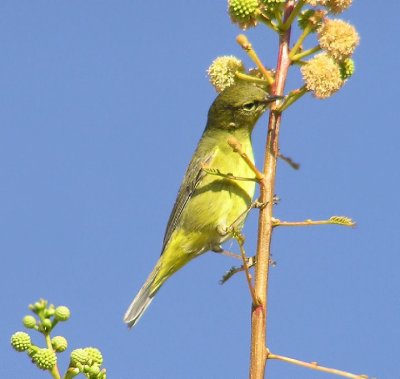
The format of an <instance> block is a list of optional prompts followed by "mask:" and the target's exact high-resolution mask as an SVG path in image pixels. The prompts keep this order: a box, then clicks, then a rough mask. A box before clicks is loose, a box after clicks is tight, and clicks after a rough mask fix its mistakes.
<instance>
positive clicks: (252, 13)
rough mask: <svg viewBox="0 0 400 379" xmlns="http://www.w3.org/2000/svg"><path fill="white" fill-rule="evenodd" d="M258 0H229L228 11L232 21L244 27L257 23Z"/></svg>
mask: <svg viewBox="0 0 400 379" xmlns="http://www.w3.org/2000/svg"><path fill="white" fill-rule="evenodd" d="M259 5H260V4H259V2H258V0H228V13H229V16H230V17H231V20H232V22H234V23H235V24H238V25H239V26H240V27H241V28H242V29H247V28H249V27H252V26H255V25H256V24H257V18H256V17H257V11H258V7H259Z"/></svg>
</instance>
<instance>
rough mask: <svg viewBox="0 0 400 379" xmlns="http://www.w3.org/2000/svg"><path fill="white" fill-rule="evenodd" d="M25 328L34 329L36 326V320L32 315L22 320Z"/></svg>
mask: <svg viewBox="0 0 400 379" xmlns="http://www.w3.org/2000/svg"><path fill="white" fill-rule="evenodd" d="M22 323H23V324H24V326H25V328H28V329H32V328H34V327H35V326H36V319H35V317H33V316H31V315H27V316H25V317H24V318H23V319H22Z"/></svg>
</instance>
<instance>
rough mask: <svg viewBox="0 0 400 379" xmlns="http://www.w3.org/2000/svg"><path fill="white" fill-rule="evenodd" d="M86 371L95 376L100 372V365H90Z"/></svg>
mask: <svg viewBox="0 0 400 379" xmlns="http://www.w3.org/2000/svg"><path fill="white" fill-rule="evenodd" d="M88 373H89V374H90V375H91V376H95V377H97V375H98V374H99V373H100V367H99V366H98V365H93V366H90V367H89V369H88Z"/></svg>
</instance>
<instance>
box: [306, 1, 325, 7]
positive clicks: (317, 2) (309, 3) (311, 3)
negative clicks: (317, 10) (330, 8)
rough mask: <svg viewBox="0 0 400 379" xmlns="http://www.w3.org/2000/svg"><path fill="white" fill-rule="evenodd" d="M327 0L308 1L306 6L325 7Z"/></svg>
mask: <svg viewBox="0 0 400 379" xmlns="http://www.w3.org/2000/svg"><path fill="white" fill-rule="evenodd" d="M326 1H327V0H306V4H308V5H311V6H312V7H316V6H318V5H325V3H326Z"/></svg>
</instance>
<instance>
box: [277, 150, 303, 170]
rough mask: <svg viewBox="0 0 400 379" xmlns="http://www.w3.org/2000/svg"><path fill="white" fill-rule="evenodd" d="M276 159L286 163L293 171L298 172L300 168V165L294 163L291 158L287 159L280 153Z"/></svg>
mask: <svg viewBox="0 0 400 379" xmlns="http://www.w3.org/2000/svg"><path fill="white" fill-rule="evenodd" d="M278 157H279V158H281V159H282V160H283V161H284V162H286V163H287V164H288V165H289V166H290V167H291V168H293V169H294V170H298V169H299V168H300V164H299V163H297V162H295V161H294V160H293V159H292V158H290V157H287V156H285V155H283V154H281V153H278Z"/></svg>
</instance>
